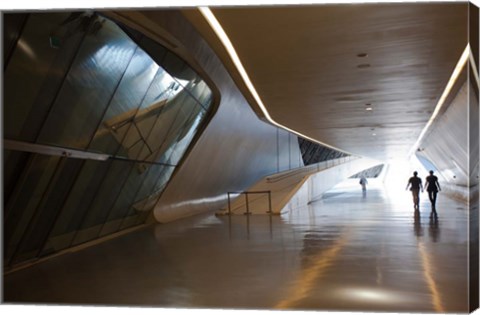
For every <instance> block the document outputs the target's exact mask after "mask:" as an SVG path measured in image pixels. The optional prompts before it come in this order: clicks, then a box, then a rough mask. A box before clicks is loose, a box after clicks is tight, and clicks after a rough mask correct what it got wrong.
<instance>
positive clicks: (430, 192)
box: [428, 191, 433, 206]
mask: <svg viewBox="0 0 480 315" xmlns="http://www.w3.org/2000/svg"><path fill="white" fill-rule="evenodd" d="M428 199H430V202H431V203H432V206H433V191H428Z"/></svg>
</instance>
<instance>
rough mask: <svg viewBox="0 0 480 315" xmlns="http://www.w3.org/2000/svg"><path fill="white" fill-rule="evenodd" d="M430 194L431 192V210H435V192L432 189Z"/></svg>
mask: <svg viewBox="0 0 480 315" xmlns="http://www.w3.org/2000/svg"><path fill="white" fill-rule="evenodd" d="M431 194H432V208H433V211H435V203H436V202H437V192H436V191H432V192H431Z"/></svg>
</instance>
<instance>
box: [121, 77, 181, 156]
mask: <svg viewBox="0 0 480 315" xmlns="http://www.w3.org/2000/svg"><path fill="white" fill-rule="evenodd" d="M176 87H178V86H176V83H175V81H174V80H173V79H172V77H170V76H169V75H168V73H166V72H165V71H163V70H162V69H159V70H158V71H157V74H156V75H155V78H154V80H153V82H152V84H151V85H150V87H149V89H148V91H147V93H146V95H145V98H144V100H143V102H142V106H141V108H140V109H139V110H138V111H137V112H136V113H135V117H134V118H133V120H132V119H131V118H128V119H125V120H123V121H119V122H118V124H117V126H119V127H118V129H119V130H122V128H125V129H126V131H124V132H125V133H126V135H125V137H124V139H123V142H122V148H123V149H124V150H126V152H127V154H128V158H130V159H134V160H142V159H144V158H146V157H147V156H149V155H150V154H151V153H152V150H151V148H150V147H149V146H148V145H147V144H146V141H145V139H146V138H147V137H148V136H149V135H150V134H151V132H152V128H153V126H154V124H155V121H156V119H157V118H158V117H159V115H161V113H162V111H163V109H164V107H165V105H166V104H167V103H168V101H169V99H170V98H172V97H175V95H176V94H177V93H178V92H177V91H176V90H175V88H176ZM119 140H121V139H119ZM138 142H140V143H141V147H140V148H139V147H138Z"/></svg>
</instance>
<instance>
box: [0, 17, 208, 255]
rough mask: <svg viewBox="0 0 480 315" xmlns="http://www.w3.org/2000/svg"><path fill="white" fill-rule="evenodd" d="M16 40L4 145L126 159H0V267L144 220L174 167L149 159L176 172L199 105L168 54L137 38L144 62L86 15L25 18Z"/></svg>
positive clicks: (191, 75) (185, 71) (120, 37)
mask: <svg viewBox="0 0 480 315" xmlns="http://www.w3.org/2000/svg"><path fill="white" fill-rule="evenodd" d="M17 22H18V21H17ZM18 23H20V22H18ZM18 23H17V24H16V25H17V26H16V27H10V30H11V31H12V32H15V30H16V32H17V34H18ZM12 34H13V33H12ZM12 36H13V35H12ZM142 37H143V36H142ZM138 38H141V37H138ZM5 40H7V39H5ZM8 40H9V41H10V42H11V43H14V42H15V40H14V38H13V37H12V38H9V39H8ZM18 42H19V44H17V45H15V46H14V48H13V50H12V54H11V59H10V63H9V65H8V67H7V69H6V71H5V78H6V80H5V83H6V85H5V87H6V90H5V120H6V122H7V123H6V127H7V128H6V136H7V137H8V138H10V139H15V140H22V141H29V142H36V141H37V140H38V142H39V143H44V144H53V145H55V146H57V147H58V146H60V147H67V148H68V147H70V148H75V149H80V150H87V149H88V150H89V151H94V152H101V153H107V154H110V155H115V156H118V157H122V158H126V159H130V160H124V159H118V160H116V159H113V160H112V159H111V160H108V161H92V160H80V159H66V158H60V157H51V156H44V155H38V154H31V153H24V152H16V151H10V150H4V158H5V168H6V169H5V172H4V176H5V177H4V183H5V184H6V186H7V187H5V190H4V192H5V197H6V200H7V204H6V205H5V211H4V221H5V226H6V228H5V250H6V254H5V255H4V257H5V259H6V262H7V263H10V262H11V261H13V263H19V262H21V261H25V260H28V259H31V258H35V257H38V256H43V255H49V254H51V253H54V252H57V251H59V250H62V249H65V248H68V247H71V246H73V245H77V244H81V243H83V242H86V241H89V240H93V239H96V238H98V237H99V236H102V235H107V234H111V233H114V232H116V231H118V230H121V229H125V228H128V227H131V226H134V225H137V224H142V223H143V222H145V220H147V218H149V217H150V216H151V210H152V209H153V208H154V206H155V204H156V203H157V201H158V199H159V198H160V195H161V193H162V191H163V190H164V189H165V187H166V185H167V183H168V181H169V179H170V178H171V176H172V174H173V172H174V170H175V168H174V166H167V165H160V164H156V162H159V161H163V162H167V163H178V161H179V160H180V159H181V157H182V156H183V154H184V152H185V150H186V149H187V147H188V145H189V144H190V143H191V140H192V139H193V136H194V134H195V132H196V131H198V128H199V125H200V122H201V121H202V120H203V119H204V117H205V111H204V109H203V108H202V106H201V103H202V104H203V106H204V107H205V108H207V107H208V106H209V104H208V105H206V104H207V103H209V102H210V99H211V92H210V89H209V88H208V87H207V86H206V85H205V83H204V82H203V81H202V80H201V79H200V78H199V77H198V75H197V74H196V73H195V72H194V71H192V69H191V68H189V67H188V65H187V64H186V63H185V62H183V61H182V60H181V59H179V58H178V57H177V56H176V55H174V54H173V53H170V52H167V51H166V50H165V48H163V47H161V46H160V45H158V44H157V43H155V42H153V41H151V40H149V39H148V38H146V37H143V38H142V39H141V44H142V47H146V48H147V50H148V53H149V54H151V55H147V53H145V52H144V51H143V50H142V49H140V48H139V47H138V46H137V45H136V44H135V43H134V42H132V41H131V39H130V38H129V37H128V36H127V35H126V34H125V33H124V32H123V31H121V30H120V28H119V27H117V26H116V25H115V24H114V23H113V22H111V21H107V20H104V19H103V18H99V17H98V16H96V15H94V14H91V13H83V12H74V13H70V14H69V13H48V14H45V13H40V14H31V15H30V17H29V19H28V20H27V23H26V24H25V27H24V31H23V33H22V34H21V37H20V40H19V41H18ZM152 56H153V58H152ZM155 62H157V63H155ZM158 64H160V66H158ZM163 67H165V69H163ZM169 72H170V74H169ZM7 82H8V84H10V85H8V87H7ZM19 87H22V89H20V88H19ZM7 89H8V91H7ZM198 101H200V102H201V103H199V102H198ZM133 160H135V161H133ZM152 162H153V163H152ZM42 246H43V248H41V247H42ZM14 256H15V257H14ZM12 258H13V259H12Z"/></svg>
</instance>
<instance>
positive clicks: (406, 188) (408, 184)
mask: <svg viewBox="0 0 480 315" xmlns="http://www.w3.org/2000/svg"><path fill="white" fill-rule="evenodd" d="M408 186H410V180H408V183H407V187H405V190H408Z"/></svg>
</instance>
